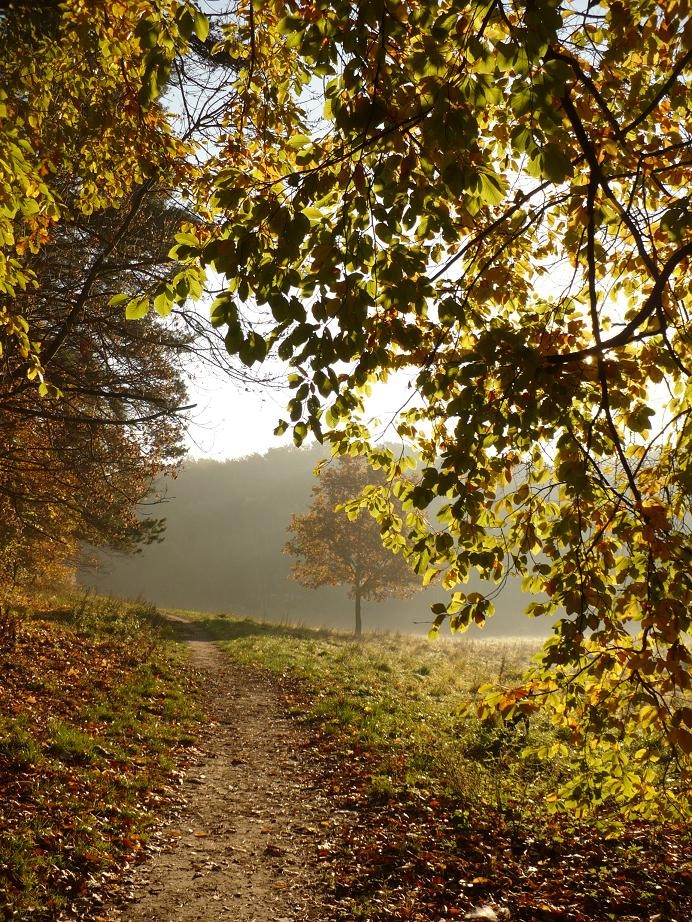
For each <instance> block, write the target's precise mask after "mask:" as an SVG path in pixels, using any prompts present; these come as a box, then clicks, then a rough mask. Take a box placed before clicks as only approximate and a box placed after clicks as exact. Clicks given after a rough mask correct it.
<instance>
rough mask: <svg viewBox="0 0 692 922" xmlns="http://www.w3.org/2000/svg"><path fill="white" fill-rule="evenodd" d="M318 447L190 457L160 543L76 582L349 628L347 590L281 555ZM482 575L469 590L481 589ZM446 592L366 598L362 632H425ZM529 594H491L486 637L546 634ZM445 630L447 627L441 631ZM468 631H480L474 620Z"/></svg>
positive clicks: (175, 484) (306, 500)
mask: <svg viewBox="0 0 692 922" xmlns="http://www.w3.org/2000/svg"><path fill="white" fill-rule="evenodd" d="M323 457H325V451H324V449H323V448H322V447H321V446H313V447H311V448H305V449H295V448H293V447H290V448H288V447H287V448H277V449H272V450H270V451H268V452H267V453H266V454H265V455H251V456H250V457H247V458H241V459H236V460H229V461H208V460H201V461H191V462H188V463H186V465H185V466H184V468H183V469H182V471H181V472H180V474H179V475H178V477H177V478H176V479H175V480H166V481H164V482H163V483H162V484H160V485H159V490H160V491H161V492H162V493H163V495H164V496H165V502H164V503H163V504H161V505H156V506H152V507H151V509H150V512H151V514H152V515H154V516H157V517H158V516H165V518H166V521H167V525H166V532H165V539H164V541H163V543H161V544H154V545H150V546H149V547H145V548H143V550H142V552H141V554H138V555H136V556H132V557H126V556H122V555H114V554H99V561H100V565H99V567H98V569H93V568H89V569H82V570H81V571H80V574H79V582H80V585H82V586H83V587H85V588H86V587H90V588H93V589H94V590H96V591H97V592H99V593H103V594H106V595H116V596H118V597H120V598H125V599H139V600H142V601H146V602H151V603H153V604H155V605H158V606H161V607H166V608H187V609H194V610H197V611H207V612H215V613H227V614H236V615H243V616H248V617H253V618H261V619H267V620H270V621H279V622H280V621H289V622H298V623H302V624H307V625H311V626H318V625H319V626H326V627H334V628H338V629H341V630H352V629H353V601H352V600H351V599H350V598H349V596H348V586H338V587H325V588H323V589H318V590H313V589H305V588H303V587H302V586H300V585H299V584H298V583H296V582H294V581H293V580H291V579H289V573H290V570H291V568H292V565H293V558H292V557H290V556H287V555H285V554H283V553H282V547H283V545H284V543H285V541H286V540H287V538H288V534H287V530H286V529H287V527H288V525H289V522H290V519H291V515H292V514H293V513H294V512H304V511H306V510H307V508H308V506H309V505H310V500H311V490H312V487H313V486H314V485H315V483H316V482H317V481H316V478H315V477H314V476H313V470H314V467H315V465H316V464H317V462H318V461H319V460H320V459H321V458H323ZM481 587H482V584H481V583H480V581H476V582H475V583H473V582H472V583H470V584H469V588H470V589H478V588H481ZM447 598H448V596H447V594H446V593H444V592H442V591H440V590H439V589H428V590H425V591H422V592H420V593H418V594H417V595H415V596H414V597H413V598H411V599H406V600H398V599H392V600H388V601H385V602H368V601H365V602H364V603H363V629H364V630H365V631H368V630H389V631H404V632H420V633H425V632H427V630H428V629H429V627H430V623H431V621H432V615H431V613H430V605H431V604H433V602H436V601H445V600H446V599H447ZM530 600H531V599H530V597H529V596H527V595H525V594H523V593H522V592H521V588H520V583H519V581H518V580H514V581H510V582H509V583H508V585H507V586H506V587H505V589H504V590H503V592H502V594H501V595H500V597H499V598H498V599H497V600H496V602H495V605H496V614H495V615H494V616H493V618H491V619H490V620H489V621H488V624H487V626H486V627H485V628H484V629H483V632H482V633H483V634H485V635H492V636H498V635H503V634H504V635H519V634H522V635H532V636H544V635H546V634H547V633H548V632H549V622H548V621H547V619H529V618H527V617H526V616H525V615H524V614H523V609H524V607H525V605H526V604H527V603H528V602H529V601H530ZM444 632H445V629H444V628H443V633H444ZM469 632H470V633H476V634H478V633H479V629H478V628H476V627H475V626H472V627H471V628H469Z"/></svg>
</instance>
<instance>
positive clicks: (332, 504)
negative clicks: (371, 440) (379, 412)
mask: <svg viewBox="0 0 692 922" xmlns="http://www.w3.org/2000/svg"><path fill="white" fill-rule="evenodd" d="M383 479H384V477H383V475H382V472H381V471H372V470H370V468H369V467H368V465H367V464H366V463H365V461H364V460H363V459H362V458H348V457H345V458H340V459H339V460H338V461H337V462H336V463H335V464H333V465H332V466H329V467H325V466H322V467H321V473H320V480H319V483H318V484H317V485H316V486H315V487H313V490H312V503H311V504H310V508H309V509H308V511H307V512H302V513H295V514H294V515H293V516H292V517H291V523H290V525H289V527H288V530H289V532H291V538H290V539H289V540H288V541H287V542H286V544H285V546H284V551H285V552H286V553H287V554H291V555H293V556H294V557H296V558H297V562H296V564H295V566H294V568H293V574H292V575H293V578H294V579H295V580H297V581H298V582H299V583H301V584H302V585H303V586H308V587H309V588H311V589H317V588H318V587H319V586H340V585H344V584H345V585H347V586H349V587H350V590H349V592H350V595H351V597H352V598H353V600H354V603H355V627H354V633H355V635H356V637H360V636H361V634H362V633H363V621H362V600H363V599H371V600H373V601H375V602H380V601H382V600H383V599H388V598H407V597H408V596H411V595H413V594H414V592H415V591H416V589H418V588H419V587H420V581H419V580H418V579H417V578H416V577H415V575H414V573H413V571H412V570H411V569H410V568H409V567H407V566H406V563H405V562H404V560H403V559H402V557H401V556H398V555H396V554H394V553H392V551H390V550H388V549H387V548H386V547H385V546H384V544H383V543H382V535H381V534H380V528H379V526H378V524H377V522H376V521H375V519H374V518H373V517H372V516H369V515H368V514H367V512H366V511H365V510H364V509H361V508H360V507H359V506H358V505H356V506H354V507H352V511H351V512H350V513H349V512H347V508H348V504H349V502H350V501H351V500H352V499H353V498H354V497H356V496H359V495H361V494H364V495H366V496H367V494H368V493H369V492H371V491H372V488H373V487H374V486H375V484H376V483H377V482H378V481H379V482H380V483H382V481H383Z"/></svg>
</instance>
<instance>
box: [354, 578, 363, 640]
mask: <svg viewBox="0 0 692 922" xmlns="http://www.w3.org/2000/svg"><path fill="white" fill-rule="evenodd" d="M355 635H356V637H362V635H363V622H362V620H361V617H360V586H358V585H356V630H355Z"/></svg>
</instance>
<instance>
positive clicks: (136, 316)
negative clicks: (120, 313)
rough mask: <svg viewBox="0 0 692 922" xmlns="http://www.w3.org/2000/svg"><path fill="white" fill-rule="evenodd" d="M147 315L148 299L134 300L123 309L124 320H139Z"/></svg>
mask: <svg viewBox="0 0 692 922" xmlns="http://www.w3.org/2000/svg"><path fill="white" fill-rule="evenodd" d="M148 313H149V298H146V297H142V298H135V299H134V300H132V301H130V303H129V304H128V305H127V307H126V308H125V319H126V320H141V319H142V317H146V315H147V314H148Z"/></svg>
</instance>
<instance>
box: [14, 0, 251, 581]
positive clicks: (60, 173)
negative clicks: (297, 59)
mask: <svg viewBox="0 0 692 922" xmlns="http://www.w3.org/2000/svg"><path fill="white" fill-rule="evenodd" d="M208 32H209V24H208V22H207V20H206V19H205V17H204V16H202V15H201V14H200V13H199V12H197V11H196V10H195V9H194V8H193V7H191V6H189V5H185V4H179V3H173V2H162V3H149V2H142V3H125V4H123V3H113V4H102V3H86V4H84V3H57V2H46V3H43V4H36V3H24V2H21V0H17V2H13V3H11V4H9V5H8V6H5V7H3V10H2V11H1V12H0V44H2V48H3V51H2V57H1V59H0V77H1V79H0V85H1V87H2V89H0V136H1V137H2V141H3V154H2V155H0V362H1V366H0V367H1V368H2V380H1V382H0V432H1V433H2V444H1V448H0V509H1V510H2V519H3V524H2V529H1V531H2V535H1V536H0V574H1V575H2V578H3V582H4V583H5V585H6V586H7V585H16V584H18V583H22V582H26V581H27V580H29V581H31V580H35V578H36V577H37V576H38V575H40V574H45V573H46V572H47V571H50V570H51V569H52V568H53V567H54V565H55V563H56V562H60V561H63V560H65V559H69V558H71V557H72V555H73V553H74V551H75V547H76V544H77V542H79V541H82V542H89V543H90V544H104V543H108V544H110V545H112V546H116V547H118V548H120V549H123V548H132V547H133V546H135V545H136V543H137V539H138V538H139V539H144V540H146V539H148V538H149V537H152V536H154V535H157V534H158V532H159V529H160V522H158V521H156V520H153V519H151V518H149V519H147V520H145V522H141V521H139V520H138V518H137V516H136V515H135V510H136V508H137V505H138V503H140V502H141V501H143V500H144V499H145V498H146V497H147V494H148V493H149V490H150V487H151V483H152V478H154V476H155V475H157V474H158V473H160V472H162V471H164V472H172V471H174V470H175V468H176V466H177V464H178V463H179V460H180V457H181V454H182V448H181V441H182V436H183V432H184V419H183V417H182V416H181V412H182V410H184V409H187V407H186V406H185V404H186V393H185V384H184V369H185V364H186V360H187V359H188V357H189V356H192V355H201V356H202V357H203V358H204V359H205V360H206V361H208V362H212V363H213V364H215V365H217V366H219V365H221V366H223V367H224V368H225V370H227V371H229V370H230V368H231V363H230V359H229V357H228V355H227V353H226V352H225V350H224V349H223V340H222V338H221V337H220V335H219V334H218V333H215V332H214V331H213V330H212V328H211V326H210V324H209V323H208V322H207V323H205V322H204V320H203V319H202V318H201V316H200V315H196V314H194V313H193V312H189V311H187V310H186V309H185V302H186V301H187V299H188V296H189V295H190V294H193V295H194V294H199V293H201V285H200V284H199V282H198V281H195V280H193V279H191V277H190V275H189V273H187V272H186V271H184V270H183V271H180V267H179V266H177V265H176V264H175V262H174V261H173V260H172V259H171V257H170V256H169V250H170V248H171V246H172V244H173V243H174V235H175V234H176V233H177V232H179V231H180V229H181V227H184V226H186V224H187V223H189V222H190V221H195V220H196V219H197V215H196V213H195V212H194V211H193V210H191V209H190V208H189V207H188V206H187V204H186V202H187V201H189V200H190V198H191V196H192V189H193V187H194V184H195V182H196V180H197V179H198V170H197V169H196V166H195V164H194V163H193V161H192V159H191V157H192V152H193V149H194V148H193V144H197V145H199V144H201V143H202V142H203V141H204V139H205V137H206V135H205V132H206V131H208V130H209V127H210V124H211V123H212V119H211V117H210V114H209V107H210V105H211V104H212V102H215V103H216V104H218V99H219V93H220V92H225V93H226V94H227V93H229V92H231V93H232V92H233V88H232V81H230V80H229V79H228V74H229V69H232V68H233V64H232V62H229V61H227V60H226V59H223V58H222V60H221V61H220V62H219V61H215V62H213V65H212V64H209V62H208V61H207V59H206V57H205V50H206V46H205V45H204V42H203V39H204V38H207V37H208ZM193 39H194V42H193V41H192V40H193ZM193 45H194V48H193ZM210 70H212V71H214V72H216V71H221V73H222V75H223V79H222V80H221V87H222V89H220V88H219V80H218V79H215V78H214V75H213V74H210ZM195 81H196V82H195ZM200 82H201V83H202V84H203V86H204V93H203V94H202V93H201V91H200V90H199V88H198V84H199V83H200ZM173 84H175V93H176V94H177V98H178V101H179V102H180V100H181V99H182V100H183V101H184V102H185V109H184V115H182V114H175V113H174V112H173V111H172V109H171V107H169V106H168V105H166V104H165V103H164V101H163V100H162V99H161V98H160V93H161V91H162V90H164V89H166V91H167V92H169V93H172V92H173ZM200 200H201V197H200ZM153 285H160V286H169V287H170V288H171V290H172V291H173V292H174V295H175V298H176V299H177V301H176V308H175V311H174V312H173V313H172V314H171V315H170V316H168V317H167V318H166V319H165V320H163V319H162V318H160V317H159V316H158V315H157V314H156V312H155V311H154V312H152V314H151V315H150V316H149V317H147V318H146V319H145V320H143V322H142V323H140V324H139V325H137V326H135V325H134V324H132V323H129V322H128V320H127V319H126V316H125V313H124V312H123V309H122V306H121V304H122V302H123V301H129V300H131V299H135V300H136V299H137V298H138V297H139V296H141V295H142V293H146V292H147V291H148V290H149V289H150V288H151V287H152V286H153ZM130 313H132V311H131V312H130ZM135 313H136V311H135Z"/></svg>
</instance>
